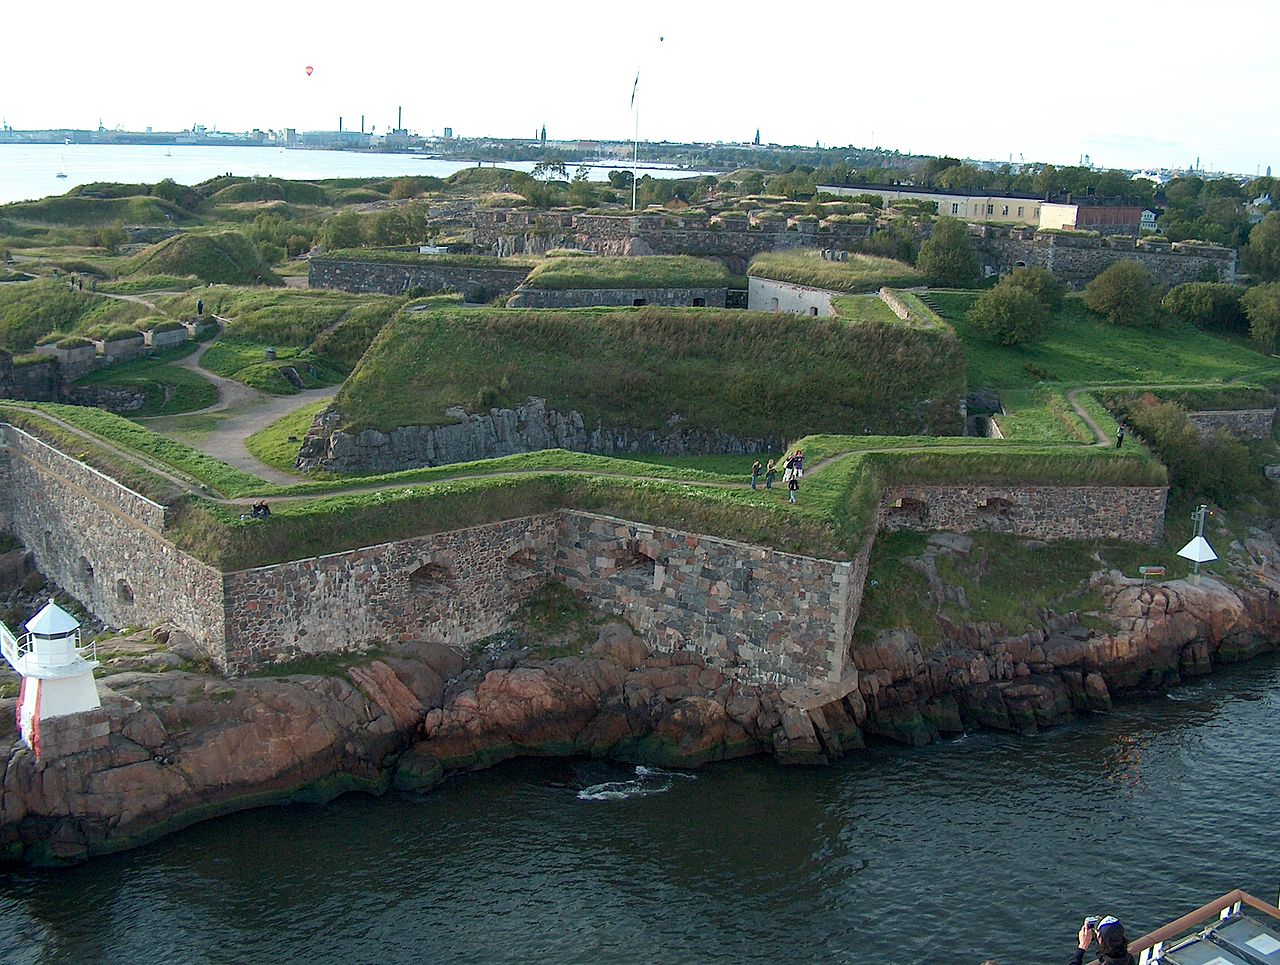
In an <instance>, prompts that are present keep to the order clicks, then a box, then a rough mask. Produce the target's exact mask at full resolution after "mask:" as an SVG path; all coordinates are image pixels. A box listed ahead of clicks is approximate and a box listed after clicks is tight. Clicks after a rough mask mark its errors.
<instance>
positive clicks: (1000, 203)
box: [817, 184, 1042, 228]
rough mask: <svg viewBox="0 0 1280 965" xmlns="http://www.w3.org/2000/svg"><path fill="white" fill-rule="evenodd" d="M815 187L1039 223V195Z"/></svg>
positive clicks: (965, 215) (954, 213)
mask: <svg viewBox="0 0 1280 965" xmlns="http://www.w3.org/2000/svg"><path fill="white" fill-rule="evenodd" d="M817 190H818V191H819V192H820V193H822V194H834V195H843V196H845V197H849V196H853V195H859V194H878V195H880V196H881V197H882V198H884V200H885V203H886V204H889V203H891V202H893V201H899V200H903V199H906V200H912V201H933V202H934V203H936V204H937V206H938V214H940V215H943V216H945V217H949V218H960V219H961V220H963V221H994V222H997V223H999V224H1010V225H1021V226H1023V227H1033V228H1034V227H1039V226H1040V205H1041V204H1042V202H1041V200H1040V199H1039V198H1022V197H1012V196H1005V195H997V194H990V195H985V194H984V195H977V194H957V193H954V192H950V191H935V190H933V189H930V188H912V187H903V186H900V185H891V184H864V185H848V184H820V185H818V187H817Z"/></svg>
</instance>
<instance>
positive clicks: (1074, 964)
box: [1069, 915, 1138, 965]
mask: <svg viewBox="0 0 1280 965" xmlns="http://www.w3.org/2000/svg"><path fill="white" fill-rule="evenodd" d="M1078 937H1079V941H1078V942H1077V943H1076V952H1075V954H1074V955H1072V956H1071V961H1070V963H1069V965H1083V963H1084V953H1085V952H1087V951H1088V950H1089V946H1091V945H1092V944H1093V943H1094V940H1095V939H1096V940H1097V942H1098V961H1099V962H1100V963H1101V965H1138V960H1137V959H1136V958H1134V957H1133V955H1131V954H1130V953H1129V941H1128V939H1126V938H1125V935H1124V925H1122V924H1120V920H1119V919H1118V918H1114V917H1112V916H1111V915H1107V916H1106V917H1105V918H1086V919H1085V920H1084V924H1083V925H1081V926H1080V934H1079V936H1078Z"/></svg>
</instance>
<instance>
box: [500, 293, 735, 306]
mask: <svg viewBox="0 0 1280 965" xmlns="http://www.w3.org/2000/svg"><path fill="white" fill-rule="evenodd" d="M728 297H729V290H728V289H727V288H517V289H516V291H515V294H514V295H512V296H511V298H510V299H508V300H507V307H508V308H601V307H605V306H615V307H616V306H623V307H631V308H635V307H638V306H641V305H661V306H668V307H677V308H724V307H725V305H726V303H727V301H728Z"/></svg>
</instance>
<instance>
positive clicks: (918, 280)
mask: <svg viewBox="0 0 1280 965" xmlns="http://www.w3.org/2000/svg"><path fill="white" fill-rule="evenodd" d="M747 274H748V275H750V276H752V277H755V278H769V279H772V280H773V281H784V282H790V283H791V284H793V285H807V286H809V287H810V288H825V289H827V290H829V291H838V292H874V291H879V290H880V289H881V288H883V287H888V288H912V287H914V286H916V285H923V284H924V275H922V274H921V273H920V272H918V271H916V269H915V268H913V267H912V266H911V265H908V264H907V263H906V262H905V261H895V260H894V259H892V258H881V257H878V256H876V255H859V254H850V255H849V260H848V261H826V260H824V259H823V257H822V252H821V251H818V250H817V249H813V250H807V249H806V250H801V251H766V252H762V253H761V254H758V255H756V256H755V258H753V259H752V260H751V267H749V268H748V269H747Z"/></svg>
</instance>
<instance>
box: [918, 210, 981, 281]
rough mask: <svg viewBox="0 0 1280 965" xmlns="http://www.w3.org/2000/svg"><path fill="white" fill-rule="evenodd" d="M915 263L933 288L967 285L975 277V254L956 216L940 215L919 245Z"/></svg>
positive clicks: (976, 267) (976, 257)
mask: <svg viewBox="0 0 1280 965" xmlns="http://www.w3.org/2000/svg"><path fill="white" fill-rule="evenodd" d="M916 267H917V268H919V269H920V270H921V271H922V272H924V276H925V280H926V281H927V282H928V283H929V285H930V286H932V287H934V288H968V287H971V286H972V285H974V284H976V283H977V281H978V254H977V252H975V251H974V250H973V242H972V241H971V240H970V239H969V230H968V229H967V228H966V227H965V225H964V222H962V221H957V220H956V219H955V218H939V219H938V220H937V221H935V222H934V225H933V235H932V237H930V238H929V240H928V241H926V242H925V243H924V244H922V245H921V246H920V255H919V257H918V258H917V259H916Z"/></svg>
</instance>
